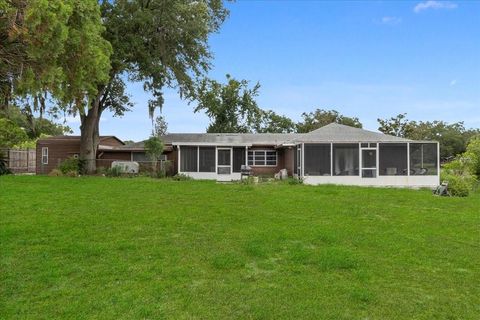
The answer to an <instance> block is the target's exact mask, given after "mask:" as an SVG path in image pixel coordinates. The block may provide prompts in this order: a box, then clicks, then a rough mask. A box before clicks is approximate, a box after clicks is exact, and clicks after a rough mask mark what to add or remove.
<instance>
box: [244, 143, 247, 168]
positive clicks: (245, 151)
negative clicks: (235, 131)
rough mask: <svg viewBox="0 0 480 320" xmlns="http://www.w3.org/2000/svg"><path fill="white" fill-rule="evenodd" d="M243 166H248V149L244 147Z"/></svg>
mask: <svg viewBox="0 0 480 320" xmlns="http://www.w3.org/2000/svg"><path fill="white" fill-rule="evenodd" d="M244 165H246V166H248V147H247V146H245V163H244Z"/></svg>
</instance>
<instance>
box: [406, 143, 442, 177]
mask: <svg viewBox="0 0 480 320" xmlns="http://www.w3.org/2000/svg"><path fill="white" fill-rule="evenodd" d="M437 165H438V163H437V144H436V143H410V174H411V175H414V176H422V175H429V176H430V175H431V176H434V175H436V174H437V173H438V172H437V171H438V169H437Z"/></svg>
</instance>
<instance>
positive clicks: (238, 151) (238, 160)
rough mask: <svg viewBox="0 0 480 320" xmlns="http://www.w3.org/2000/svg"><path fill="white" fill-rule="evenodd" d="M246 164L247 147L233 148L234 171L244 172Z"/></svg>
mask: <svg viewBox="0 0 480 320" xmlns="http://www.w3.org/2000/svg"><path fill="white" fill-rule="evenodd" d="M242 164H245V148H233V172H242Z"/></svg>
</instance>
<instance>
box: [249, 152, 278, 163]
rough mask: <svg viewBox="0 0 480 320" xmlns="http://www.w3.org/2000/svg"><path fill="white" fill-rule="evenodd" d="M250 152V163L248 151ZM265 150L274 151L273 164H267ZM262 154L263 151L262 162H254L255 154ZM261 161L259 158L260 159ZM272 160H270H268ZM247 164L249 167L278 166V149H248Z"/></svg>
mask: <svg viewBox="0 0 480 320" xmlns="http://www.w3.org/2000/svg"><path fill="white" fill-rule="evenodd" d="M251 152H252V163H250V153H251ZM267 152H275V164H274V165H273V164H267ZM257 153H258V154H259V155H260V154H262V153H263V159H264V160H263V164H255V163H256V158H255V157H256V154H257ZM260 161H261V160H260ZM270 161H272V160H270ZM247 164H248V165H249V166H250V167H276V166H278V151H277V150H272V149H270V150H267V149H264V150H259V149H252V150H248V153H247Z"/></svg>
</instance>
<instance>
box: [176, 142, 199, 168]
mask: <svg viewBox="0 0 480 320" xmlns="http://www.w3.org/2000/svg"><path fill="white" fill-rule="evenodd" d="M197 150H198V148H197V147H186V146H181V147H180V171H183V172H197V160H198V158H197Z"/></svg>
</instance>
